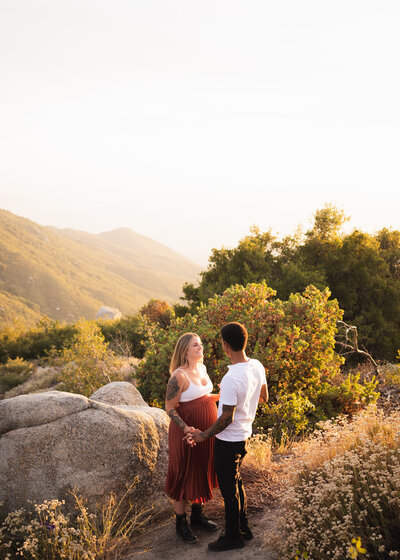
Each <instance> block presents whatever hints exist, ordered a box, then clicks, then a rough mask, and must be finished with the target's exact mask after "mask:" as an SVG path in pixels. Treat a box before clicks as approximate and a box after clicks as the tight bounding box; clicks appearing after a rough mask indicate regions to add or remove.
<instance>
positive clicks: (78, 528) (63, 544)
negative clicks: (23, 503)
mask: <svg viewBox="0 0 400 560" xmlns="http://www.w3.org/2000/svg"><path fill="white" fill-rule="evenodd" d="M132 486H133V485H132ZM132 486H131V487H130V488H128V489H127V491H126V493H125V494H124V495H123V496H122V498H121V499H120V500H118V499H117V498H116V496H115V494H113V493H112V494H111V495H110V496H109V498H108V500H107V501H106V502H105V504H104V505H103V506H102V507H101V508H100V511H99V512H98V514H97V515H96V514H94V513H90V512H89V511H88V509H87V507H86V502H85V499H84V498H83V497H82V496H81V495H79V494H78V492H77V491H76V490H74V491H72V492H71V494H72V496H73V498H74V500H75V509H76V512H77V514H76V516H74V518H73V519H72V518H71V516H69V515H66V514H64V513H63V506H64V505H65V501H60V500H51V501H44V502H43V503H41V504H33V506H32V508H31V510H27V509H25V508H21V509H18V510H16V511H14V512H12V513H10V514H9V515H8V516H7V517H6V519H5V520H4V522H3V523H2V525H1V526H0V559H1V560H14V558H25V559H26V560H117V559H118V558H121V553H122V552H123V550H124V549H125V548H126V546H127V545H128V543H129V541H130V540H131V538H132V537H133V535H134V533H135V532H136V531H137V530H138V529H139V528H140V527H141V526H143V525H144V523H145V522H146V521H147V520H148V519H149V511H150V510H140V511H137V510H136V508H135V506H134V505H133V504H132V503H130V502H129V495H130V493H131V490H132Z"/></svg>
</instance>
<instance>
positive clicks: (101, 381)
mask: <svg viewBox="0 0 400 560" xmlns="http://www.w3.org/2000/svg"><path fill="white" fill-rule="evenodd" d="M76 327H77V334H76V335H75V338H74V340H73V342H72V344H71V345H70V346H68V347H65V348H63V349H62V351H61V352H60V353H59V354H58V355H56V356H54V357H53V364H54V365H56V366H58V367H60V373H59V376H58V379H59V381H61V382H62V383H63V387H64V388H65V390H66V391H70V392H72V393H79V394H81V395H86V396H90V395H91V394H92V393H93V392H94V391H96V390H97V389H99V388H100V387H102V386H103V385H106V384H107V383H110V382H111V381H119V380H121V379H122V375H121V374H120V372H119V367H120V361H119V359H118V358H117V357H116V356H115V355H114V354H113V353H112V352H111V350H110V349H109V348H108V344H107V343H106V342H105V341H104V337H103V335H102V334H101V331H100V328H99V327H98V326H97V325H96V324H95V323H94V322H90V321H86V320H85V319H80V320H79V321H78V322H77V323H76Z"/></svg>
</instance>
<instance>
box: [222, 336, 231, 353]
mask: <svg viewBox="0 0 400 560" xmlns="http://www.w3.org/2000/svg"><path fill="white" fill-rule="evenodd" d="M222 348H223V349H224V352H226V354H228V352H229V350H230V349H231V347H230V346H229V344H228V343H227V342H225V340H224V339H222Z"/></svg>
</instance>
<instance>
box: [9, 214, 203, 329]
mask: <svg viewBox="0 0 400 560" xmlns="http://www.w3.org/2000/svg"><path fill="white" fill-rule="evenodd" d="M199 269H200V267H198V266H197V265H196V264H194V263H192V262H191V261H189V260H188V259H186V258H185V257H182V256H181V255H179V254H178V253H176V252H175V251H172V250H171V249H169V248H168V247H166V246H165V245H162V244H161V243H158V242H156V241H154V240H152V239H150V238H148V237H145V236H143V235H139V234H137V233H135V232H134V231H131V230H129V229H126V228H121V229H117V230H114V231H109V232H105V233H100V234H98V235H94V234H90V233H85V232H83V231H75V230H72V229H57V228H54V227H44V226H40V225H38V224H35V223H34V222H32V221H30V220H28V219H26V218H21V217H19V216H16V215H14V214H12V213H11V212H8V211H6V210H0V326H4V325H5V324H9V323H10V322H12V321H13V320H14V319H16V318H20V319H22V320H23V321H24V322H25V323H27V324H32V323H34V322H35V321H36V320H37V319H38V318H40V317H41V316H42V315H47V316H49V317H51V318H54V319H59V320H64V321H74V320H76V319H78V318H79V317H81V316H84V317H86V318H94V317H95V315H96V312H97V311H98V310H99V308H100V307H101V306H104V305H106V306H110V307H117V308H118V309H120V311H122V313H124V314H131V313H134V312H135V311H137V310H138V309H139V308H140V307H141V306H142V305H144V304H145V303H146V302H147V301H148V300H149V299H151V298H157V299H163V300H166V301H167V302H168V303H172V302H174V301H178V299H179V297H180V296H181V295H182V286H183V283H184V282H186V281H189V282H192V281H195V280H196V278H197V274H198V272H199Z"/></svg>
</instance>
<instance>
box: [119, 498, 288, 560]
mask: <svg viewBox="0 0 400 560" xmlns="http://www.w3.org/2000/svg"><path fill="white" fill-rule="evenodd" d="M206 513H207V515H208V516H209V517H210V518H212V519H213V520H214V521H216V522H217V523H218V525H219V527H220V528H221V530H222V528H223V522H224V511H223V502H222V499H221V497H220V495H219V492H218V491H216V493H215V496H214V498H213V500H212V502H210V505H207V506H206ZM249 518H250V525H251V527H252V530H253V533H254V539H252V540H251V541H248V542H246V546H245V547H244V548H241V549H238V550H228V551H224V552H212V551H210V550H208V548H207V544H208V543H209V542H210V541H213V540H215V539H216V538H218V536H219V533H220V531H218V532H216V533H211V534H210V533H207V532H206V531H204V530H201V529H196V531H195V533H196V535H197V536H198V539H199V542H198V543H197V544H187V543H185V542H183V541H182V540H181V539H180V538H179V537H178V536H177V535H176V533H175V520H174V518H173V517H170V518H168V519H164V520H162V521H159V522H158V523H153V524H151V525H149V526H148V527H147V529H146V530H145V532H144V533H143V534H142V535H141V536H140V537H139V538H138V540H136V541H135V542H134V543H132V545H130V547H129V549H128V550H127V551H126V554H125V555H124V560H177V559H178V558H179V559H180V558H183V559H184V560H197V559H199V560H200V559H202V558H204V557H206V558H214V557H218V558H220V559H221V560H227V559H228V558H229V559H230V560H236V559H243V560H244V559H246V560H258V559H261V558H262V559H263V560H277V558H278V556H277V554H276V552H274V551H273V550H272V549H271V548H270V547H268V543H266V534H268V532H269V530H271V529H273V527H274V524H275V523H276V518H277V510H276V509H275V508H273V507H269V506H265V507H264V506H262V507H260V506H258V507H254V506H253V507H252V506H251V504H250V503H249Z"/></svg>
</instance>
